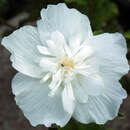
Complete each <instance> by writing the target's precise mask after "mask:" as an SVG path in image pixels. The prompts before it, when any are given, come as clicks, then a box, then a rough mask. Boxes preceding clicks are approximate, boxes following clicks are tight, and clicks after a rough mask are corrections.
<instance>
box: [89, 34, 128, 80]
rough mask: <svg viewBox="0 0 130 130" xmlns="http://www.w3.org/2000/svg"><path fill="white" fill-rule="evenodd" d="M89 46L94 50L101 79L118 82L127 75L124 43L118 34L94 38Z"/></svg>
mask: <svg viewBox="0 0 130 130" xmlns="http://www.w3.org/2000/svg"><path fill="white" fill-rule="evenodd" d="M89 45H91V46H92V47H93V48H94V49H95V57H96V64H97V65H99V66H100V74H101V75H102V77H106V78H111V79H112V78H113V79H117V80H119V79H120V78H121V77H122V76H123V75H125V74H127V73H128V71H129V65H128V61H127V59H126V53H127V47H126V41H125V39H124V37H123V36H122V35H121V34H120V33H104V34H101V35H97V36H94V37H93V38H92V39H91V40H90V42H89Z"/></svg>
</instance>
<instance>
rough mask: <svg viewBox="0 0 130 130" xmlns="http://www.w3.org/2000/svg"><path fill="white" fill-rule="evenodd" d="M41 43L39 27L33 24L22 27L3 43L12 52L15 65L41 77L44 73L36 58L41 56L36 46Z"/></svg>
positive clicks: (25, 71) (18, 68)
mask: <svg viewBox="0 0 130 130" xmlns="http://www.w3.org/2000/svg"><path fill="white" fill-rule="evenodd" d="M40 44H41V42H40V39H39V36H38V32H37V29H36V28H35V27H31V26H25V27H22V28H20V29H18V30H17V31H15V32H13V33H12V34H11V35H9V36H8V37H4V38H3V40H2V45H3V46H5V47H6V48H7V49H8V50H9V51H10V52H11V53H12V55H11V61H12V62H13V63H12V65H13V67H14V68H15V69H16V70H18V71H20V72H21V73H23V74H26V75H29V76H32V77H41V73H42V72H41V70H40V67H39V66H38V65H37V64H36V63H35V59H36V58H37V57H39V52H38V50H37V49H36V46H37V45H40Z"/></svg>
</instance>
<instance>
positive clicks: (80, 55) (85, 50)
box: [75, 44, 94, 61]
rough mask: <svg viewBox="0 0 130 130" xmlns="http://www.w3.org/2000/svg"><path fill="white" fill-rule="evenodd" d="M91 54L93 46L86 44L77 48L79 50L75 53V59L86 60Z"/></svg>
mask: <svg viewBox="0 0 130 130" xmlns="http://www.w3.org/2000/svg"><path fill="white" fill-rule="evenodd" d="M93 54H94V48H92V47H90V46H89V45H87V44H86V45H83V46H82V47H80V48H79V51H78V52H77V54H76V55H75V60H77V61H82V60H86V59H87V58H89V57H90V56H93Z"/></svg>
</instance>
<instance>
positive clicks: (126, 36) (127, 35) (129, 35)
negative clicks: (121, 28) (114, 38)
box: [124, 30, 130, 40]
mask: <svg viewBox="0 0 130 130" xmlns="http://www.w3.org/2000/svg"><path fill="white" fill-rule="evenodd" d="M124 36H125V38H126V39H129V40H130V30H129V31H127V32H125V33H124Z"/></svg>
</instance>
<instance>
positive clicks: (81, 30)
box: [38, 4, 92, 43]
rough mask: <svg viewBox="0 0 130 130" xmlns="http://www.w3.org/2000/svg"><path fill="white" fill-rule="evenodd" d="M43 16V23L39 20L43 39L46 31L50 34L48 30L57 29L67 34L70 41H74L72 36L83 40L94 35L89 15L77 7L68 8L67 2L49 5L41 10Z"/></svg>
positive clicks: (39, 28) (66, 36) (66, 37)
mask: <svg viewBox="0 0 130 130" xmlns="http://www.w3.org/2000/svg"><path fill="white" fill-rule="evenodd" d="M41 17H42V20H43V23H42V22H41V21H40V22H38V30H39V32H40V35H41V39H43V37H42V35H44V34H45V33H46V32H47V34H49V33H48V32H53V31H56V30H58V31H59V32H61V33H62V34H63V35H64V36H65V39H66V40H67V41H68V43H69V40H70V41H72V40H71V38H72V37H74V38H76V37H80V39H82V40H81V41H84V40H85V39H87V38H89V37H90V36H92V31H91V27H90V23H89V19H88V17H87V16H85V15H83V14H81V13H80V12H79V11H77V10H76V9H69V8H67V6H66V5H65V4H58V5H48V7H47V9H43V10H41ZM48 30H49V31H48ZM48 36H49V35H48ZM48 36H46V38H48ZM44 38H45V37H44ZM74 38H73V39H74ZM43 40H44V39H43ZM73 41H74V40H73ZM75 41H76V40H75Z"/></svg>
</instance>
